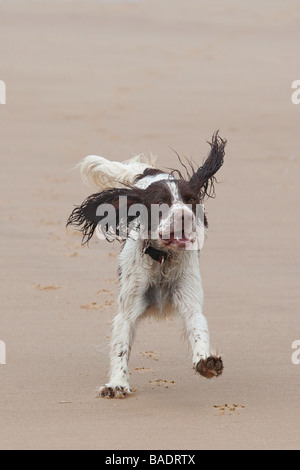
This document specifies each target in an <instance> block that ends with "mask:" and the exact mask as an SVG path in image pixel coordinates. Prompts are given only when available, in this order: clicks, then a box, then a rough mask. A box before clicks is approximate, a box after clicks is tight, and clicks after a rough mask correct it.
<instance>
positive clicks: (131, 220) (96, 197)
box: [67, 132, 226, 398]
mask: <svg viewBox="0 0 300 470" xmlns="http://www.w3.org/2000/svg"><path fill="white" fill-rule="evenodd" d="M225 146H226V140H223V139H221V137H220V136H219V134H218V132H216V133H215V134H214V135H213V138H212V142H211V143H210V152H209V155H208V157H207V158H206V160H205V161H204V163H203V164H202V166H200V167H198V168H196V169H195V168H194V167H193V165H192V164H191V163H190V162H189V168H188V167H187V166H186V165H184V164H183V163H182V161H181V159H180V157H179V156H178V158H179V160H180V162H181V163H182V164H183V166H184V167H185V170H186V173H187V174H186V176H183V175H182V173H181V172H180V171H178V170H170V172H165V171H161V170H159V169H156V168H155V166H154V160H153V159H151V161H149V160H148V159H147V158H146V157H145V156H143V155H139V156H137V157H134V158H132V159H130V160H128V161H126V162H123V163H120V162H111V161H109V160H106V159H105V158H103V157H96V156H90V157H86V158H85V159H84V160H83V162H82V163H81V164H80V168H81V174H82V178H83V180H84V181H85V182H86V183H88V184H89V185H93V186H96V187H97V189H98V192H97V193H96V194H93V195H91V196H89V197H88V198H87V199H86V200H85V201H84V202H83V203H82V204H81V206H77V207H76V208H75V209H74V210H73V212H72V214H71V215H70V217H69V219H68V223H67V225H70V224H71V225H74V226H75V227H79V228H80V230H81V231H82V234H83V240H82V243H87V242H88V241H89V240H90V239H91V237H92V236H93V234H94V232H95V231H96V233H97V234H98V236H99V237H100V238H106V239H107V240H109V241H111V240H113V239H118V240H121V241H122V242H123V246H122V251H121V255H120V264H119V283H120V295H119V311H118V314H117V315H116V317H115V319H114V324H113V332H112V337H111V354H110V361H111V367H110V379H109V382H108V383H107V384H105V385H103V386H102V387H100V389H99V394H100V396H101V397H107V398H122V397H127V396H129V395H130V394H132V390H131V388H130V385H129V372H128V361H129V356H130V351H131V347H132V342H133V337H134V331H135V327H136V324H137V322H138V320H139V319H141V318H142V317H144V316H145V315H149V314H152V313H155V314H156V315H159V316H162V315H167V313H169V312H170V311H171V312H174V311H175V312H177V313H178V314H179V316H180V317H181V318H182V319H183V321H184V324H185V328H186V332H187V336H188V338H189V341H190V344H191V347H192V353H193V367H194V369H195V370H196V372H198V373H199V374H200V375H202V376H204V377H206V378H208V379H210V378H212V377H218V376H220V375H221V374H222V372H223V362H222V358H221V357H220V356H219V355H216V354H212V353H211V351H210V339H209V331H208V326H207V321H206V318H205V317H204V315H203V312H202V308H203V290H202V285H201V276H200V269H199V252H200V249H201V248H202V245H203V242H204V239H205V236H206V232H207V227H208V224H207V218H206V215H205V212H204V206H203V203H204V200H205V198H206V197H212V196H214V182H215V173H216V172H217V171H218V170H219V168H220V167H221V166H222V164H223V160H224V154H225Z"/></svg>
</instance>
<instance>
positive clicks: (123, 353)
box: [99, 307, 134, 398]
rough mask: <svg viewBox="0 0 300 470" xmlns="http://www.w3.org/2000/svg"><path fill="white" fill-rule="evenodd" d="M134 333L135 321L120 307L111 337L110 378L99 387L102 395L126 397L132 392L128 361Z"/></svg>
mask: <svg viewBox="0 0 300 470" xmlns="http://www.w3.org/2000/svg"><path fill="white" fill-rule="evenodd" d="M133 335H134V322H133V321H132V319H131V318H130V316H129V315H126V313H125V312H124V311H123V310H122V307H121V309H120V313H119V314H118V315H117V316H116V317H115V319H114V324H113V331H112V337H111V351H110V380H109V383H107V384H106V385H103V386H102V387H100V389H99V394H100V396H101V397H107V398H120V397H126V396H127V395H129V394H130V393H132V392H131V389H130V386H129V372H128V361H129V357H130V352H131V345H132V340H133Z"/></svg>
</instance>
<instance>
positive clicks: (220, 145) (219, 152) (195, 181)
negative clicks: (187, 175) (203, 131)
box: [190, 131, 227, 202]
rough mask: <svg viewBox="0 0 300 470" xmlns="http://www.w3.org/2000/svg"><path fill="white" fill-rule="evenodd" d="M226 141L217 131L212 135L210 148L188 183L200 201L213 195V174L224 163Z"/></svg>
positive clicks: (214, 179)
mask: <svg viewBox="0 0 300 470" xmlns="http://www.w3.org/2000/svg"><path fill="white" fill-rule="evenodd" d="M226 143H227V141H226V140H223V139H222V138H221V137H220V136H219V131H217V132H216V133H215V134H214V135H213V137H212V142H209V145H210V146H211V150H210V152H209V155H208V157H207V159H206V160H205V161H204V163H203V165H202V166H201V167H200V168H198V170H197V171H194V173H193V175H192V177H191V179H190V183H191V185H192V186H193V187H194V189H195V190H196V191H197V192H198V194H199V195H200V201H201V202H202V201H203V200H204V199H205V197H213V196H214V183H215V181H216V178H215V176H214V175H215V174H216V173H217V171H218V170H219V169H220V168H221V166H222V165H223V163H224V155H225V146H226Z"/></svg>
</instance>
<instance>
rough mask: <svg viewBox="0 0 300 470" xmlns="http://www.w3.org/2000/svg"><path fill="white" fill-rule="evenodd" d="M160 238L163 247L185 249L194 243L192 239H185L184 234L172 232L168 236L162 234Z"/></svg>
mask: <svg viewBox="0 0 300 470" xmlns="http://www.w3.org/2000/svg"><path fill="white" fill-rule="evenodd" d="M160 238H161V241H162V242H163V244H164V245H166V246H170V247H171V246H174V247H177V248H185V247H186V246H187V245H190V244H191V243H194V241H195V239H194V238H190V237H186V236H185V234H182V233H178V234H176V233H174V232H172V233H170V236H168V235H164V234H162V235H161V237H160Z"/></svg>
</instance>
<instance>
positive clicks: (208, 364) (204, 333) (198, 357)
mask: <svg viewBox="0 0 300 470" xmlns="http://www.w3.org/2000/svg"><path fill="white" fill-rule="evenodd" d="M184 279H187V282H184ZM173 303H174V306H175V308H176V309H177V311H178V313H179V315H180V316H181V318H182V319H183V320H184V323H185V327H186V332H187V336H188V339H189V341H190V344H191V347H192V351H193V367H194V368H195V370H196V371H197V372H199V374H201V375H203V376H204V377H206V378H208V379H211V378H212V377H217V376H219V375H221V374H222V372H223V362H222V359H221V357H219V356H216V355H212V354H211V352H210V338H209V331H208V325H207V321H206V318H205V316H204V315H203V313H202V305H203V291H202V286H201V277H200V275H199V277H195V275H193V276H188V277H187V278H185V277H183V281H182V282H181V283H179V284H178V285H177V287H176V289H175V290H174V293H173Z"/></svg>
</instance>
